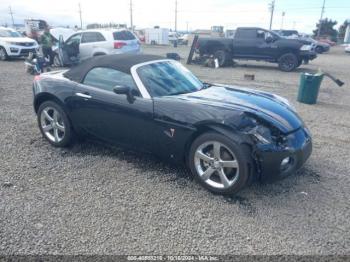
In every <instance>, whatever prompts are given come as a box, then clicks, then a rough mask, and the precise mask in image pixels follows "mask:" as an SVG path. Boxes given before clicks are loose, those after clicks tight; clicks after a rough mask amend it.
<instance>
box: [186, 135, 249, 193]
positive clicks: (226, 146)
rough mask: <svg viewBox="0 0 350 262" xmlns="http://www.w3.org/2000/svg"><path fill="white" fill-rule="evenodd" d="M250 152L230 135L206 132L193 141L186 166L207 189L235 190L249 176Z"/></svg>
mask: <svg viewBox="0 0 350 262" xmlns="http://www.w3.org/2000/svg"><path fill="white" fill-rule="evenodd" d="M248 163H249V156H248V155H247V154H246V153H245V151H244V150H242V148H241V147H240V146H238V145H237V144H236V143H235V142H233V141H232V140H231V139H229V138H227V137H225V136H223V135H221V134H218V133H212V132H210V133H205V134H203V135H201V136H199V137H198V138H197V139H196V140H195V141H194V142H193V143H192V146H191V149H190V153H189V166H190V168H191V172H192V173H193V175H194V176H195V178H196V180H197V181H198V182H199V183H200V184H201V185H202V186H203V187H205V188H206V189H208V190H210V191H212V192H214V193H220V194H234V193H236V192H237V191H239V190H240V189H242V188H243V187H244V186H245V185H246V184H247V182H248V178H249V168H248Z"/></svg>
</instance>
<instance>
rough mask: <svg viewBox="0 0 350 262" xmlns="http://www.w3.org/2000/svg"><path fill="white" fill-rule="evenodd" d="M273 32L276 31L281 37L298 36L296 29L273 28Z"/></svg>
mask: <svg viewBox="0 0 350 262" xmlns="http://www.w3.org/2000/svg"><path fill="white" fill-rule="evenodd" d="M273 32H275V33H277V34H278V35H280V36H283V37H298V36H299V32H298V31H297V30H294V29H293V30H283V29H281V30H273Z"/></svg>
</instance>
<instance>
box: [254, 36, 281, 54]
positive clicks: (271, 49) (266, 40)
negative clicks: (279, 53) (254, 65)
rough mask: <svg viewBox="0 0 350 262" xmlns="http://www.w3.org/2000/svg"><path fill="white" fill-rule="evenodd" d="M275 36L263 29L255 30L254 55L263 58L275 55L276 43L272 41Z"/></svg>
mask: <svg viewBox="0 0 350 262" xmlns="http://www.w3.org/2000/svg"><path fill="white" fill-rule="evenodd" d="M275 40H276V38H275V36H274V35H273V34H272V33H271V32H269V31H267V30H263V29H258V30H257V41H256V51H255V52H256V55H257V56H259V57H262V58H265V59H270V58H273V57H275V56H276V49H277V45H276V44H275V43H274V41H275Z"/></svg>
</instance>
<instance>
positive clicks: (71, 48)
mask: <svg viewBox="0 0 350 262" xmlns="http://www.w3.org/2000/svg"><path fill="white" fill-rule="evenodd" d="M54 51H55V52H56V56H55V59H54V64H55V65H60V66H63V65H71V64H75V63H78V62H79V61H82V60H85V59H87V58H90V57H93V56H98V55H109V54H122V53H134V54H135V53H140V52H141V46H140V42H139V40H138V39H137V37H136V36H135V35H134V34H133V33H132V32H131V31H129V30H126V29H91V30H85V31H79V32H76V33H74V34H73V35H71V36H70V37H69V38H68V39H67V40H66V41H63V39H62V38H60V40H59V44H58V46H57V47H56V48H55V50H54Z"/></svg>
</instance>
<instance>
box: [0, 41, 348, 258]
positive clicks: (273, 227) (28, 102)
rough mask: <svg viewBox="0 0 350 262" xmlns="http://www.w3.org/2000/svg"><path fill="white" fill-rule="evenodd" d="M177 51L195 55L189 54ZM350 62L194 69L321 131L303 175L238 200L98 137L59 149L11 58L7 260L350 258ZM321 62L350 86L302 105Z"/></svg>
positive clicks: (0, 104)
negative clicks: (290, 108) (280, 106)
mask: <svg viewBox="0 0 350 262" xmlns="http://www.w3.org/2000/svg"><path fill="white" fill-rule="evenodd" d="M174 50H175V49H173V48H170V47H168V48H165V47H145V48H144V51H145V52H146V53H153V54H161V55H164V54H165V53H166V52H169V51H174ZM175 51H176V52H179V53H180V54H181V55H182V57H184V58H185V57H186V55H187V53H188V48H185V47H180V48H178V49H176V50H175ZM349 65H350V56H349V55H345V54H343V50H342V49H341V48H333V49H332V51H331V52H330V53H329V54H324V55H321V56H319V58H317V59H316V60H314V61H312V62H311V63H310V64H309V65H304V66H302V67H301V69H299V70H298V71H297V72H293V73H283V72H280V71H278V70H277V69H276V65H274V64H267V63H258V62H244V61H243V62H242V61H240V62H239V66H236V67H234V68H222V69H221V68H220V69H209V68H203V67H200V66H197V65H191V66H189V68H190V69H191V70H192V71H193V72H194V73H195V74H196V75H198V76H199V77H200V78H202V79H203V80H206V81H210V82H221V83H227V84H239V85H242V86H252V87H255V88H259V89H262V90H266V91H272V92H275V93H277V94H279V95H282V96H285V97H287V98H288V99H290V100H291V101H292V102H293V103H294V105H295V106H296V108H297V110H298V111H299V113H300V115H301V116H302V118H303V119H304V120H305V123H306V124H307V126H308V127H309V128H310V130H311V132H312V134H313V138H314V151H313V154H312V156H311V158H310V160H309V161H308V162H307V164H306V165H305V166H304V167H303V168H302V169H301V170H300V171H299V172H298V173H297V174H295V175H293V176H291V177H289V178H287V179H285V180H283V181H279V182H277V183H275V184H269V185H259V184H255V185H252V186H251V187H249V188H247V189H245V190H243V191H241V192H240V193H239V194H238V195H237V196H235V197H231V198H227V197H222V196H217V195H213V194H211V193H209V192H207V191H206V190H204V189H202V188H201V187H200V186H199V185H197V184H196V183H195V182H194V181H192V180H191V179H190V178H189V177H188V173H187V172H186V171H185V170H183V169H181V168H177V167H172V166H168V165H167V164H163V163H160V162H159V161H158V160H157V159H156V158H154V157H153V156H149V155H146V156H145V155H142V154H139V153H135V152H130V151H125V150H123V149H120V148H111V147H107V146H105V145H101V144H98V143H96V142H90V141H87V142H82V143H80V144H76V145H74V146H73V147H71V148H69V149H58V148H54V147H52V146H50V145H49V144H48V143H47V142H46V141H45V140H44V139H43V138H42V136H41V135H40V132H39V129H38V127H37V123H36V117H35V115H34V113H33V109H32V91H31V82H32V76H29V75H27V74H25V73H24V65H23V61H21V60H17V61H10V62H0V123H1V124H0V151H1V154H0V254H13V253H15V254H309V255H312V254H350V233H349V232H350V224H349V217H350V212H349V198H350V178H349V170H350V161H349V159H350V154H349V152H350V132H349V131H350V114H349V111H350V104H349V102H350V91H349V84H348V83H350V74H349ZM319 67H320V68H322V69H323V70H325V71H329V72H331V73H335V74H336V76H337V77H338V78H340V79H342V80H343V81H344V82H346V83H347V84H345V85H344V86H343V87H341V88H339V87H337V86H335V85H334V84H333V83H332V82H330V81H329V80H327V79H326V80H325V81H324V82H323V84H322V89H321V93H320V96H319V103H318V104H317V105H313V106H310V105H303V104H300V103H297V102H296V101H295V97H296V92H297V86H298V81H299V74H300V72H301V71H310V70H311V71H316V70H317V69H318V68H319ZM244 73H254V74H255V81H246V80H244V79H243V74H244Z"/></svg>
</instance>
